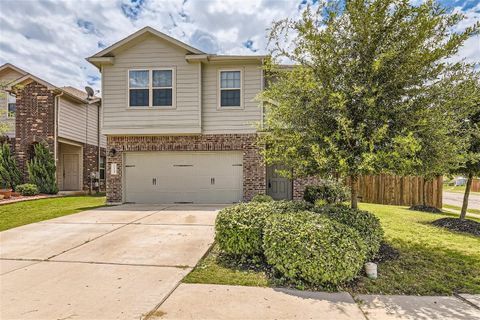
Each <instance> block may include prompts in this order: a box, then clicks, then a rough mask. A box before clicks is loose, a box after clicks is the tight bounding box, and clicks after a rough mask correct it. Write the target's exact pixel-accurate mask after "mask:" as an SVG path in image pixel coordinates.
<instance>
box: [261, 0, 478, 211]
mask: <svg viewBox="0 0 480 320" xmlns="http://www.w3.org/2000/svg"><path fill="white" fill-rule="evenodd" d="M462 18H463V17H462V15H460V14H458V13H453V14H449V13H447V11H446V10H445V9H443V8H442V7H440V6H439V5H438V4H437V3H435V2H433V1H427V2H425V3H422V4H420V5H418V6H414V5H412V4H410V2H409V1H395V0H347V1H345V2H343V1H327V2H326V3H325V4H320V6H319V8H318V9H316V10H312V9H311V8H307V9H306V10H305V11H304V12H303V15H302V16H301V18H300V19H298V20H290V19H286V20H281V21H278V22H275V23H274V24H273V26H272V29H271V33H270V45H271V56H272V59H271V60H270V61H267V63H266V65H265V68H266V73H267V75H268V78H270V79H273V80H272V81H270V82H269V83H268V85H267V88H266V89H265V90H264V92H263V93H262V94H261V95H260V99H261V100H262V101H264V105H265V108H266V120H265V125H266V128H267V130H266V133H265V134H264V135H262V136H261V138H260V140H261V141H260V142H261V143H262V144H263V143H264V144H266V146H267V148H265V151H264V156H265V159H266V161H267V163H279V164H283V165H286V166H287V167H288V168H292V169H293V170H292V171H288V170H285V171H284V173H285V174H291V175H295V176H305V175H311V174H329V173H332V172H336V173H339V174H341V175H343V176H348V177H349V178H350V181H351V205H352V207H357V190H356V182H357V179H358V176H359V175H362V174H374V173H380V172H393V173H401V174H406V173H411V172H414V170H415V168H418V166H419V164H421V162H422V159H421V158H420V157H419V153H420V151H421V150H422V144H423V145H424V142H422V140H421V139H420V136H422V137H423V138H424V139H428V136H429V135H425V134H423V135H421V132H420V131H421V130H420V129H421V128H425V124H426V123H428V121H429V117H431V116H432V115H435V116H437V114H436V112H439V109H440V108H437V107H435V106H438V103H437V101H436V99H437V98H436V92H438V90H439V86H440V83H441V82H442V81H443V82H444V81H446V78H445V77H444V76H445V75H446V74H448V73H449V72H453V71H454V70H457V69H460V64H459V63H451V62H448V60H447V59H448V58H450V57H452V56H453V55H455V53H457V51H458V48H459V47H460V46H461V45H462V44H463V43H464V41H465V40H466V39H468V38H469V37H470V36H472V35H474V34H476V33H478V30H479V24H477V25H474V26H471V27H468V28H466V29H465V30H464V31H463V32H457V33H453V32H452V31H451V30H452V28H453V27H454V26H456V25H457V24H458V23H459V22H460V21H461V20H462ZM287 40H290V41H287ZM282 60H288V61H290V62H293V64H294V65H295V66H294V67H292V68H285V67H283V66H281V65H280V63H279V62H280V61H282ZM439 119H441V118H439ZM429 130H434V128H429ZM433 137H436V135H433Z"/></svg>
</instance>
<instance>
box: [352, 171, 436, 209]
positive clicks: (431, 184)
mask: <svg viewBox="0 0 480 320" xmlns="http://www.w3.org/2000/svg"><path fill="white" fill-rule="evenodd" d="M357 185H358V197H359V200H360V201H362V202H368V203H380V204H391V205H400V206H412V205H417V204H423V203H424V201H423V197H424V190H423V187H424V179H423V177H413V176H408V177H401V176H393V175H386V174H382V175H377V176H360V177H359V178H358V182H357ZM442 188H443V178H442V177H437V178H434V179H433V180H430V181H427V183H426V189H425V198H426V204H427V205H429V206H433V207H437V208H442V192H443V189H442Z"/></svg>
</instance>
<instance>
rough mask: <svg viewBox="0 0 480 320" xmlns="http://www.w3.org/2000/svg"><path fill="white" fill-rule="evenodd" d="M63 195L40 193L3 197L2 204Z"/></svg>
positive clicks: (0, 201) (0, 203)
mask: <svg viewBox="0 0 480 320" xmlns="http://www.w3.org/2000/svg"><path fill="white" fill-rule="evenodd" d="M58 197H63V196H62V195H58V194H38V195H36V196H18V197H10V198H9V199H1V200H0V206H1V205H4V204H10V203H15V202H22V201H29V200H37V199H45V198H58Z"/></svg>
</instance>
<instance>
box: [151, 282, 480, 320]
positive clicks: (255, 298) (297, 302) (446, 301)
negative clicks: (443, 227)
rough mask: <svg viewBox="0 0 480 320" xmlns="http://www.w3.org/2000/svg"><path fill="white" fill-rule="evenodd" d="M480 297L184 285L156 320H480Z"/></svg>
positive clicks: (168, 299) (176, 291) (160, 309)
mask: <svg viewBox="0 0 480 320" xmlns="http://www.w3.org/2000/svg"><path fill="white" fill-rule="evenodd" d="M479 300H480V296H473V295H465V296H464V298H462V297H459V298H457V297H417V296H378V295H359V296H356V297H352V296H351V295H350V294H348V293H345V292H342V293H325V292H309V291H298V290H290V289H280V288H260V287H242V286H225V285H206V284H181V285H180V286H179V287H178V288H177V289H176V290H175V291H174V292H173V293H172V294H171V295H170V296H169V297H168V298H167V299H166V301H165V302H164V303H163V304H161V305H160V306H159V307H158V309H157V310H156V311H155V312H153V313H152V315H151V317H150V318H152V319H192V320H193V319H212V320H213V319H218V320H220V319H225V320H229V319H230V320H233V319H245V320H246V319H272V320H273V319H338V320H343V319H345V320H347V319H359V320H362V319H364V320H365V319H368V320H400V319H401V320H417V319H420V320H440V319H451V320H478V319H480V301H479Z"/></svg>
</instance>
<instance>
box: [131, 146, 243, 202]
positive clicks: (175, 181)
mask: <svg viewBox="0 0 480 320" xmlns="http://www.w3.org/2000/svg"><path fill="white" fill-rule="evenodd" d="M125 157H126V158H125V162H126V168H125V171H126V174H125V196H126V201H127V202H137V203H175V202H193V203H232V202H238V201H241V200H242V198H243V166H242V152H241V151H227V152H145V153H126V156H125Z"/></svg>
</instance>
